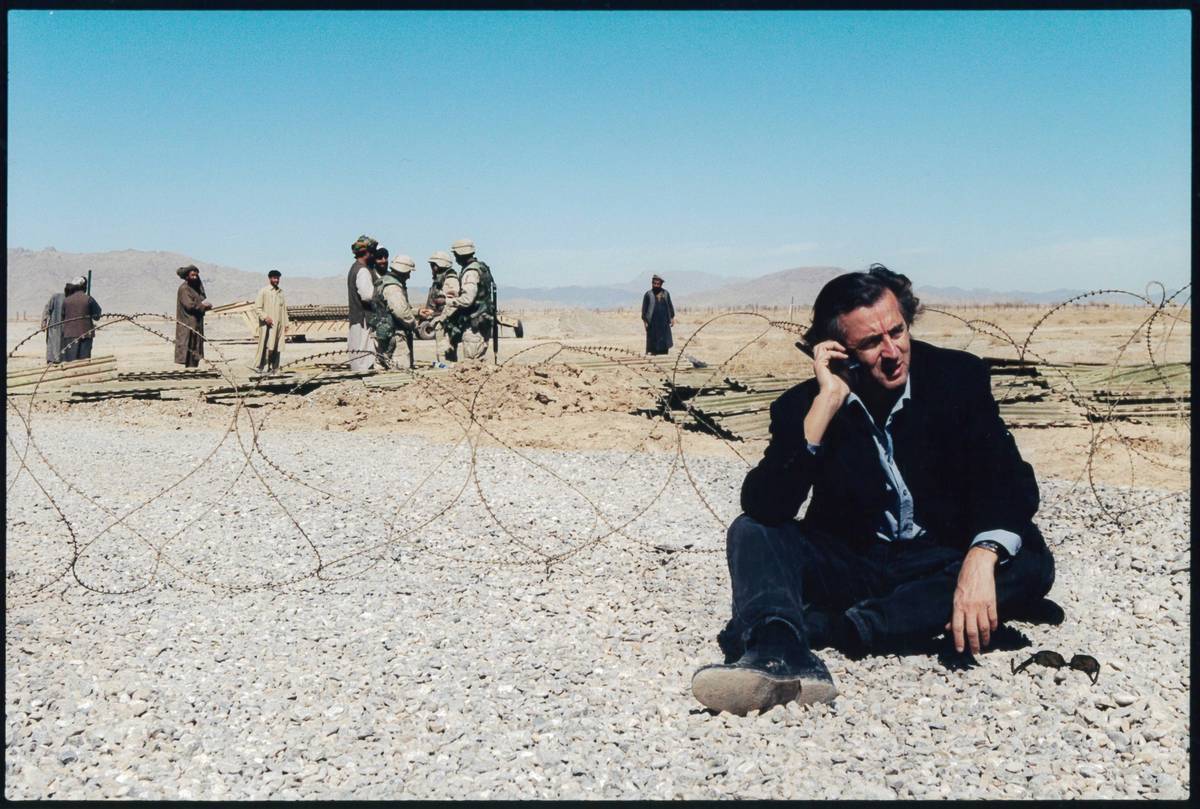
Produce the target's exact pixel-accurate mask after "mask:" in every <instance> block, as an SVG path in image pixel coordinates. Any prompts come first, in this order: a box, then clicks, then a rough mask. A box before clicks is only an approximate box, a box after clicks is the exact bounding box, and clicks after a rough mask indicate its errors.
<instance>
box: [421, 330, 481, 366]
mask: <svg viewBox="0 0 1200 809" xmlns="http://www.w3.org/2000/svg"><path fill="white" fill-rule="evenodd" d="M490 337H491V334H490V333H485V332H484V331H476V330H475V329H470V328H468V329H466V330H465V331H463V332H462V333H461V334H455V333H453V330H451V331H447V329H446V324H445V323H444V322H442V321H439V322H437V323H435V324H434V327H433V340H434V347H435V349H436V351H437V358H438V359H439V360H443V361H449V362H453V361H454V360H456V359H457V360H481V359H483V358H484V357H485V356H487V349H488V338H490Z"/></svg>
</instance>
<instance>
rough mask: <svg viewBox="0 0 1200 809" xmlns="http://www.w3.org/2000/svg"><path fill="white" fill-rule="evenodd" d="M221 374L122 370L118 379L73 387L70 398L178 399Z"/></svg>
mask: <svg viewBox="0 0 1200 809" xmlns="http://www.w3.org/2000/svg"><path fill="white" fill-rule="evenodd" d="M220 378H221V374H220V373H219V372H218V371H216V370H213V369H209V368H203V369H202V368H182V369H179V370H168V371H133V372H130V373H119V374H117V377H116V379H115V380H112V381H105V382H89V383H85V384H82V385H75V386H74V387H72V388H71V401H73V402H95V401H99V400H101V399H120V398H130V399H179V398H182V395H183V392H184V391H187V390H195V389H197V388H204V387H208V386H209V385H212V384H213V380H215V379H220Z"/></svg>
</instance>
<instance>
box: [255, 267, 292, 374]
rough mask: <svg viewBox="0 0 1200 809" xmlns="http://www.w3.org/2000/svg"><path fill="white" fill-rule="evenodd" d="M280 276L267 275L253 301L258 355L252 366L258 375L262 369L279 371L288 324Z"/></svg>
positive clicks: (274, 272)
mask: <svg viewBox="0 0 1200 809" xmlns="http://www.w3.org/2000/svg"><path fill="white" fill-rule="evenodd" d="M281 276H282V273H281V272H279V270H271V271H270V272H269V273H267V281H268V283H267V285H266V286H265V287H263V288H262V289H260V290H259V291H258V297H256V298H255V299H254V314H255V316H256V317H257V318H258V353H257V354H256V355H255V356H256V360H255V363H254V365H255V367H256V368H257V369H258V371H259V373H262V371H263V370H264V369H266V370H268V371H270V372H271V373H274V372H276V371H278V370H279V355H280V352H281V351H282V350H283V338H284V332H285V330H286V329H287V324H288V312H287V301H286V300H284V297H283V290H282V289H280V288H279V279H280V277H281Z"/></svg>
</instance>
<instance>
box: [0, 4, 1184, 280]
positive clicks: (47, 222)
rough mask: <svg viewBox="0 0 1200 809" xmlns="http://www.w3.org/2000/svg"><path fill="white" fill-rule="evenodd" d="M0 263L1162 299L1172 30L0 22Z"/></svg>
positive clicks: (996, 16) (1178, 81) (447, 20)
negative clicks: (1, 169)
mask: <svg viewBox="0 0 1200 809" xmlns="http://www.w3.org/2000/svg"><path fill="white" fill-rule="evenodd" d="M8 25H9V28H8V36H9V42H8V46H9V51H8V71H9V72H8V79H9V85H8V137H9V139H8V243H9V246H21V247H27V248H30V249H39V248H42V247H46V246H49V245H53V246H55V247H56V248H57V249H59V250H64V251H71V252H93V251H104V250H118V249H125V248H135V249H142V250H173V251H178V252H182V253H185V254H188V255H190V256H192V257H193V258H196V259H199V260H202V261H211V262H215V263H219V264H226V265H230V266H235V267H239V268H241V269H245V270H251V271H258V270H262V269H265V268H269V267H278V268H280V269H282V270H284V272H285V273H287V272H292V273H295V274H299V275H332V274H335V273H341V272H342V271H344V270H345V269H346V267H348V266H349V264H350V262H351V260H352V259H351V256H350V249H349V248H350V243H351V242H352V241H353V240H354V238H355V237H357V236H358V235H359V234H360V233H364V232H365V233H369V234H371V235H373V236H375V237H376V238H378V239H379V240H380V241H381V242H382V243H383V244H385V245H386V246H388V247H389V248H390V249H391V251H392V253H393V255H394V254H396V253H400V252H406V253H410V254H411V255H413V256H414V257H415V258H416V259H417V260H418V262H422V261H423V260H424V259H425V258H426V257H427V256H428V255H429V254H430V253H431V252H432V251H434V250H439V249H447V248H448V245H449V243H450V242H451V241H452V240H454V239H457V238H462V237H470V238H473V239H474V240H475V242H476V244H477V245H478V250H479V255H480V256H481V257H482V258H484V259H485V260H486V261H487V262H488V263H489V264H490V265H491V266H492V268H493V271H494V272H495V273H496V274H497V276H498V278H499V279H501V280H502V281H505V282H507V283H511V284H513V285H517V286H541V285H565V284H596V283H605V282H609V281H625V280H628V279H629V278H631V277H633V276H635V275H637V274H638V273H645V274H647V275H648V274H649V273H650V272H651V271H659V272H661V273H663V274H666V273H668V272H671V271H672V270H683V269H687V270H703V271H707V272H713V273H719V274H727V275H730V276H739V277H744V276H753V275H758V274H761V273H766V272H774V271H776V270H782V269H786V268H788V267H794V266H801V265H836V266H841V267H845V268H847V269H862V268H864V267H865V266H866V265H867V264H868V263H870V262H872V261H880V262H883V263H885V264H887V265H888V266H890V267H892V268H893V269H897V270H901V271H903V272H906V273H908V274H909V275H910V276H911V277H912V278H913V280H914V281H915V282H916V283H917V284H918V285H925V284H929V285H943V286H946V285H956V286H962V287H988V288H992V289H1025V290H1032V291H1044V290H1050V289H1055V288H1060V287H1077V288H1084V289H1094V288H1099V287H1110V286H1111V287H1119V288H1125V289H1134V290H1140V289H1142V288H1143V287H1144V285H1145V283H1146V282H1148V281H1151V280H1162V281H1164V282H1167V283H1168V285H1171V284H1179V283H1182V282H1183V281H1185V280H1187V279H1188V278H1189V277H1190V264H1189V261H1190V229H1191V218H1190V183H1191V152H1190V136H1191V128H1190V113H1191V94H1190V69H1191V64H1190V49H1191V35H1190V17H1189V15H1188V13H1187V12H1186V11H1163V10H1159V11H1064V12H1008V11H1001V12H959V11H949V12H897V11H883V12H811V11H798V12H653V13H643V12H636V13H629V12H533V13H524V12H521V13H516V12H451V11H442V12H420V13H414V12H363V11H345V12H339V11H331V12H237V11H229V12H142V11H122V12H115V11H96V12H84V11H71V12H63V11H58V12H48V11H18V12H12V11H10V12H8Z"/></svg>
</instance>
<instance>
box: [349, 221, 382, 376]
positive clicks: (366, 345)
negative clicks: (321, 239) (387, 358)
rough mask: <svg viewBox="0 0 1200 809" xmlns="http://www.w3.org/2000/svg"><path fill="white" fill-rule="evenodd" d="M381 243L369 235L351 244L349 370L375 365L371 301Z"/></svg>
mask: <svg viewBox="0 0 1200 809" xmlns="http://www.w3.org/2000/svg"><path fill="white" fill-rule="evenodd" d="M378 246H379V242H377V241H376V240H374V239H372V238H371V237H370V236H359V237H358V239H357V240H356V241H355V242H354V244H352V245H351V246H350V249H351V250H352V251H353V253H354V263H353V264H351V265H350V272H349V273H348V274H347V275H346V287H347V289H346V292H347V295H348V296H349V303H350V335H349V336H348V337H347V338H346V351H347V353H348V358H349V360H350V370H352V371H369V370H371V368H373V367H374V366H375V338H374V337H372V336H371V330H370V328H369V327H368V326H367V318H368V317H369V316H370V313H371V311H372V306H371V300H372V298H374V297H375V282H376V281H378V280H379V275H378V274H377V273H376V272H375V267H374V254H375V248H376V247H378Z"/></svg>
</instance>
